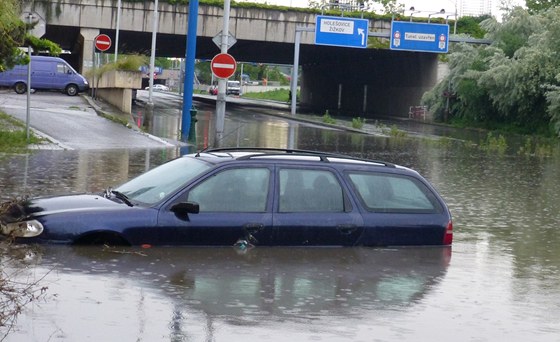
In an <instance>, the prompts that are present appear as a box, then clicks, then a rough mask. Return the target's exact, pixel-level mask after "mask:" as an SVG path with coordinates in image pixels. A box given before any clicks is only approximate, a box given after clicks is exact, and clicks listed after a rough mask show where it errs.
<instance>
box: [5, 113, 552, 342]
mask: <svg viewBox="0 0 560 342" xmlns="http://www.w3.org/2000/svg"><path fill="white" fill-rule="evenodd" d="M211 118H212V115H211V112H209V111H207V112H205V111H204V110H203V111H201V112H199V120H200V121H199V122H198V124H197V144H198V146H199V147H205V146H208V145H212V144H213V143H212V142H213V141H215V135H214V133H212V126H213V123H212V119H211ZM399 125H400V127H405V128H406V129H409V130H414V131H418V130H419V129H418V128H417V127H418V126H411V125H409V124H408V123H407V124H406V125H404V124H399ZM170 126H171V127H172V129H175V128H176V127H175V128H174V127H173V124H171V125H170ZM225 127H226V129H225V132H224V134H223V136H222V137H221V140H220V141H219V145H221V146H254V145H257V146H263V147H282V148H285V147H293V148H300V149H317V150H323V151H329V152H341V153H348V154H352V155H355V156H363V157H368V158H375V159H382V160H386V161H390V162H394V163H398V164H401V165H405V166H408V167H412V168H414V169H416V170H418V171H419V172H420V173H422V174H423V175H424V176H425V177H426V178H428V179H429V180H430V181H431V182H432V183H433V184H434V186H435V187H436V188H437V189H438V190H439V191H440V193H441V195H442V196H443V197H444V199H445V200H446V201H447V203H448V204H449V207H450V210H451V212H452V214H453V217H454V227H455V235H454V238H455V240H454V244H453V247H452V248H379V249H369V248H346V249H343V248H340V249H338V248H298V249H288V248H259V247H257V248H254V249H250V250H247V251H240V250H237V249H235V248H233V247H232V248H228V247H226V248H149V249H141V248H124V249H123V248H104V247H57V246H38V247H34V246H30V247H19V248H13V249H11V250H9V252H8V253H7V255H5V256H4V257H3V259H4V262H3V263H2V267H3V270H4V272H7V273H8V274H13V278H14V279H17V280H20V281H27V282H30V281H37V282H38V286H40V287H43V286H44V287H47V290H46V292H45V294H44V297H42V298H41V299H40V300H38V301H35V302H32V303H30V304H28V305H27V306H26V307H25V309H24V311H23V312H22V313H21V315H20V316H19V318H18V321H17V325H16V326H15V329H14V330H13V331H12V332H10V334H9V335H8V337H7V338H6V340H7V341H290V340H291V341H396V340H399V341H427V340H433V341H441V340H449V339H451V340H453V341H560V320H559V319H558V318H559V317H560V247H559V246H560V238H559V237H558V236H559V234H558V232H559V226H560V216H559V212H560V173H559V172H558V170H560V157H559V153H558V152H557V151H558V147H557V146H553V147H552V148H551V150H550V151H549V152H550V153H542V152H541V153H536V155H534V154H532V153H525V152H522V151H526V150H521V148H522V147H525V148H527V145H525V144H524V143H523V140H522V139H521V140H520V139H512V140H508V148H507V149H506V150H502V151H498V150H492V149H481V148H479V147H478V146H479V143H480V140H481V139H484V137H485V134H484V133H478V132H470V134H469V135H465V134H464V133H465V132H464V131H463V132H454V131H447V132H442V131H441V130H440V128H438V127H436V128H434V127H433V126H419V127H422V129H421V130H422V134H421V135H420V136H418V135H413V134H412V133H409V134H407V135H406V136H405V137H394V136H391V135H390V134H385V135H383V134H380V135H362V134H356V133H348V132H342V131H337V130H332V129H324V128H320V127H317V126H313V125H307V124H301V123H296V122H290V121H286V120H285V119H281V118H273V117H268V116H263V115H260V114H257V113H252V112H251V111H247V112H245V113H239V112H230V113H228V114H227V115H226V126H225ZM427 128H429V130H428V131H425V130H426V129H427ZM382 131H383V130H382ZM385 132H386V131H385ZM440 134H445V135H446V136H447V137H445V138H441V137H440V138H438V137H437V136H438V135H440ZM520 141H521V142H520ZM543 149H545V148H543V147H542V146H541V147H539V149H538V150H539V151H542V150H543ZM545 150H546V149H545ZM520 151H521V152H522V153H520ZM183 152H185V151H184V150H183V151H180V150H177V149H152V150H145V149H140V148H139V149H132V150H108V151H100V150H76V151H36V152H33V153H31V154H21V155H0V161H1V162H0V183H1V184H2V192H1V193H0V197H1V199H2V200H7V199H11V198H14V197H21V196H25V195H41V194H47V193H64V192H83V191H101V190H102V189H104V188H106V187H107V186H110V185H116V184H119V183H122V182H124V181H125V180H127V179H128V178H130V177H132V176H135V175H137V174H139V173H142V172H144V171H145V170H147V169H149V168H152V167H154V166H156V165H159V164H161V163H163V162H164V161H166V160H169V159H171V158H173V157H175V156H177V155H179V154H181V153H183ZM8 259H9V260H8ZM16 270H17V272H16ZM13 272H16V273H15V274H14V273H13Z"/></svg>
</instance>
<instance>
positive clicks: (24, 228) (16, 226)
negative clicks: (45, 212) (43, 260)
mask: <svg viewBox="0 0 560 342" xmlns="http://www.w3.org/2000/svg"><path fill="white" fill-rule="evenodd" d="M1 229H2V230H1V231H2V234H3V235H7V236H12V237H34V236H37V235H40V234H41V233H42V232H43V225H42V224H41V222H39V221H37V220H29V221H21V222H12V223H7V224H5V225H2V226H1Z"/></svg>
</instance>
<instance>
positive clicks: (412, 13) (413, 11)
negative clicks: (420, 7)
mask: <svg viewBox="0 0 560 342" xmlns="http://www.w3.org/2000/svg"><path fill="white" fill-rule="evenodd" d="M409 11H410V22H412V16H413V15H414V14H416V13H420V12H421V11H417V10H416V9H415V8H414V6H412V7H410V9H409Z"/></svg>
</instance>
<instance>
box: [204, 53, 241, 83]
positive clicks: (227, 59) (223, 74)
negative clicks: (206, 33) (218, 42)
mask: <svg viewBox="0 0 560 342" xmlns="http://www.w3.org/2000/svg"><path fill="white" fill-rule="evenodd" d="M210 68H211V69H212V73H213V74H214V75H215V76H216V77H218V78H229V77H231V76H232V75H233V74H234V73H235V69H237V62H236V61H235V58H233V56H232V55H230V54H228V53H219V54H217V55H216V56H214V58H212V62H211V63H210Z"/></svg>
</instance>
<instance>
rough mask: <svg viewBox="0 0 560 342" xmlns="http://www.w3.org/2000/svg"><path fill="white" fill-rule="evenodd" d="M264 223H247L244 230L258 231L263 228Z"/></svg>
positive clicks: (252, 232)
mask: <svg viewBox="0 0 560 342" xmlns="http://www.w3.org/2000/svg"><path fill="white" fill-rule="evenodd" d="M263 228H264V224H262V223H247V224H245V225H244V226H243V230H245V232H247V233H249V234H254V233H258V232H260V231H261V230H263Z"/></svg>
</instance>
